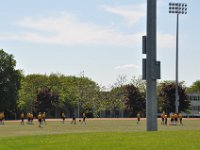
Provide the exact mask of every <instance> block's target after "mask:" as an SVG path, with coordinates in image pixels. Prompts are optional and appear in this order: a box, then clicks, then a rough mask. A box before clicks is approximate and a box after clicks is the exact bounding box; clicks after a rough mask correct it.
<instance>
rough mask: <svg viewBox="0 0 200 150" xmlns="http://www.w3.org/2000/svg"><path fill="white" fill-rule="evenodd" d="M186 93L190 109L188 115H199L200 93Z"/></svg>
mask: <svg viewBox="0 0 200 150" xmlns="http://www.w3.org/2000/svg"><path fill="white" fill-rule="evenodd" d="M187 95H188V100H190V101H191V105H190V109H191V113H190V114H187V115H188V116H193V117H200V93H192V94H191V93H190V94H187Z"/></svg>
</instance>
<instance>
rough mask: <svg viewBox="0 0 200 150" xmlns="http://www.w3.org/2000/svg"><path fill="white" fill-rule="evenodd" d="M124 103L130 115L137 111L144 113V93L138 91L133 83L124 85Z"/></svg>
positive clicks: (134, 114)
mask: <svg viewBox="0 0 200 150" xmlns="http://www.w3.org/2000/svg"><path fill="white" fill-rule="evenodd" d="M125 89H126V99H125V104H126V106H127V109H128V110H129V112H130V116H136V114H137V113H138V112H140V113H141V114H143V115H144V114H145V104H146V100H145V94H144V93H142V92H140V90H139V88H137V87H135V86H134V85H133V84H129V85H126V87H125Z"/></svg>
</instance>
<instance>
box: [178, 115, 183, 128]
mask: <svg viewBox="0 0 200 150" xmlns="http://www.w3.org/2000/svg"><path fill="white" fill-rule="evenodd" d="M178 118H179V121H180V125H182V126H183V122H182V119H183V115H182V114H181V113H179V114H178Z"/></svg>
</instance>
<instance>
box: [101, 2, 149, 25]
mask: <svg viewBox="0 0 200 150" xmlns="http://www.w3.org/2000/svg"><path fill="white" fill-rule="evenodd" d="M102 8H103V9H104V10H105V11H107V12H110V13H113V14H115V15H119V16H121V17H123V18H124V19H125V20H126V21H127V22H128V23H129V25H135V24H136V23H138V22H139V21H140V20H141V19H142V18H144V17H145V16H146V8H145V5H129V6H124V7H122V6H120V7H119V6H106V5H104V6H102Z"/></svg>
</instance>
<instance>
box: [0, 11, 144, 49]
mask: <svg viewBox="0 0 200 150" xmlns="http://www.w3.org/2000/svg"><path fill="white" fill-rule="evenodd" d="M16 25H17V26H18V28H19V27H20V30H21V29H22V30H23V32H22V31H21V32H20V33H15V34H12V35H5V36H1V37H0V39H4V40H5V39H7V40H19V41H28V42H33V43H45V44H62V45H88V44H90V45H91V44H104V45H134V44H137V43H138V42H139V41H140V39H141V38H140V37H141V36H142V34H141V33H136V34H124V33H121V32H119V31H117V30H114V29H113V28H111V27H102V26H99V25H97V24H94V23H91V22H82V21H80V20H79V19H78V18H77V17H76V16H74V15H72V14H69V13H66V12H65V13H62V14H59V15H55V16H53V17H47V18H37V19H34V18H31V17H27V18H24V19H22V20H20V21H18V22H17V24H16ZM18 32H19V31H18Z"/></svg>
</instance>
